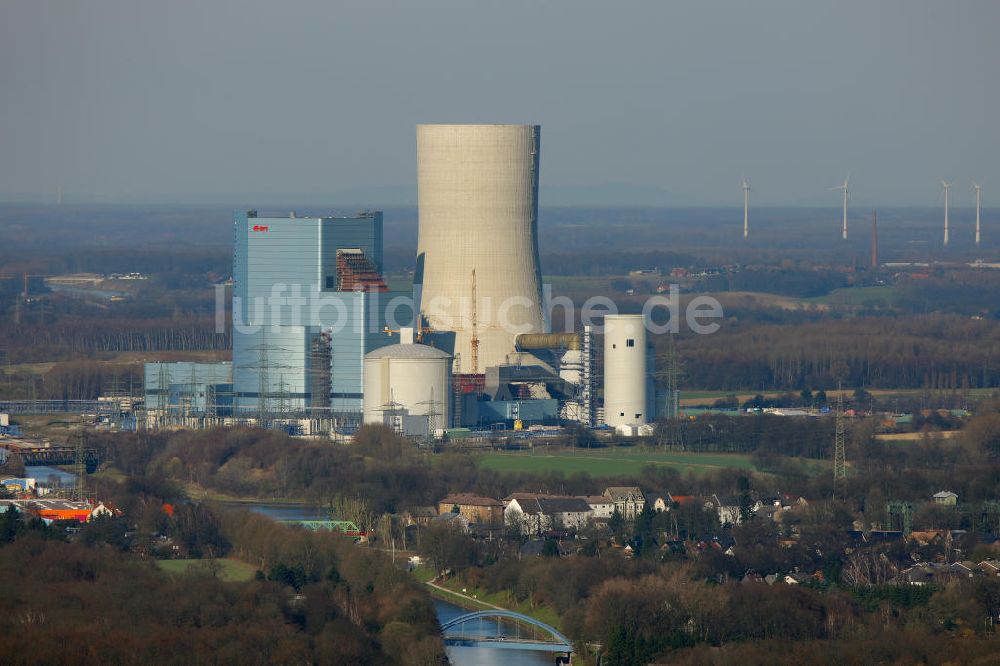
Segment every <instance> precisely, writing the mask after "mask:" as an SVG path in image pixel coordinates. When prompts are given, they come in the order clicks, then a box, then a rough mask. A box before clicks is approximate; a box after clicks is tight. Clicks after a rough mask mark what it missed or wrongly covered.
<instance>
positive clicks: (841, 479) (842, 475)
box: [833, 391, 847, 501]
mask: <svg viewBox="0 0 1000 666" xmlns="http://www.w3.org/2000/svg"><path fill="white" fill-rule="evenodd" d="M836 419H837V434H836V436H835V438H834V444H833V499H834V501H837V500H838V499H840V500H842V501H843V500H846V499H847V447H846V440H847V429H846V427H845V423H844V393H843V391H838V392H837V415H836Z"/></svg>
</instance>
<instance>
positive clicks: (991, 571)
mask: <svg viewBox="0 0 1000 666" xmlns="http://www.w3.org/2000/svg"><path fill="white" fill-rule="evenodd" d="M976 568H977V569H979V570H980V571H981V572H983V574H984V575H986V576H1000V560H983V561H982V562H980V563H979V565H978V566H977V567H976Z"/></svg>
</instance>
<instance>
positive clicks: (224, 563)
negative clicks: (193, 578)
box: [156, 558, 257, 583]
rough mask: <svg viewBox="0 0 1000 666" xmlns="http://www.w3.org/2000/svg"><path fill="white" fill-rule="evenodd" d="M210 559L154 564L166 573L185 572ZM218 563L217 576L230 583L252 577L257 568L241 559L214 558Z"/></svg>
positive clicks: (159, 561) (206, 563) (162, 561)
mask: <svg viewBox="0 0 1000 666" xmlns="http://www.w3.org/2000/svg"><path fill="white" fill-rule="evenodd" d="M209 562H210V560H157V561H156V566H158V567H160V568H161V569H163V570H164V571H166V572H168V573H175V574H185V573H187V572H188V570H189V569H190V568H191V567H195V568H197V567H207V566H208V565H209ZM215 563H216V564H217V565H219V577H220V578H221V579H222V580H224V581H227V582H230V583H241V582H243V581H247V580H250V579H252V578H253V577H254V574H255V573H256V572H257V569H256V568H255V567H254V566H253V565H251V564H247V563H246V562H244V561H242V560H234V559H232V558H225V559H221V560H215Z"/></svg>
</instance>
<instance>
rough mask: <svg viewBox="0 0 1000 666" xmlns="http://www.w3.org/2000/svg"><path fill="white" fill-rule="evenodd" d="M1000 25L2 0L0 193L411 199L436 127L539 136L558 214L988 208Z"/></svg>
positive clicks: (678, 12)
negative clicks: (759, 207)
mask: <svg viewBox="0 0 1000 666" xmlns="http://www.w3.org/2000/svg"><path fill="white" fill-rule="evenodd" d="M998 27H1000V3H997V2H992V1H986V0H984V1H983V2H922V1H921V2H918V1H915V0H906V1H898V2H871V1H870V0H865V1H860V2H854V1H850V2H848V1H844V0H836V1H832V0H831V1H829V2H822V3H817V2H802V1H801V0H794V1H789V2H761V1H756V2H704V1H694V0H693V1H691V2H666V1H665V0H658V1H656V2H644V3H629V2H610V1H604V2H586V1H581V0H573V1H572V2H562V1H560V2H555V1H551V0H547V1H538V0H535V1H531V2H520V1H517V0H503V1H497V2H489V3H487V2H473V1H470V0H459V1H455V2H433V1H426V0H421V1H417V0H408V1H405V2H378V1H375V0H358V1H357V2H337V1H336V0H310V1H301V2H296V1H294V0H283V1H281V2H277V1H274V0H257V1H251V0H234V1H223V0H169V1H163V0H156V1H145V0H0V193H3V194H4V195H5V198H7V199H10V198H12V196H11V195H14V196H15V197H17V196H23V195H24V194H26V193H53V196H54V192H55V190H56V188H57V186H58V185H59V184H61V185H62V188H63V190H64V192H66V193H67V198H71V197H73V196H78V195H85V196H87V197H98V198H100V199H102V200H106V201H116V200H129V201H136V200H148V201H167V200H171V201H176V200H178V199H184V198H186V197H189V198H200V199H205V198H212V197H215V196H221V198H222V199H225V198H226V194H227V193H246V194H251V195H260V196H261V197H265V196H266V195H273V194H275V193H304V194H310V195H315V196H320V197H325V196H327V195H330V198H331V199H333V198H336V197H337V196H338V193H343V192H345V191H349V193H348V194H347V195H343V194H341V195H339V196H341V197H343V196H352V195H355V196H363V197H369V196H370V197H372V198H379V197H384V198H396V199H399V198H401V197H404V196H406V194H405V193H406V192H407V191H409V190H410V189H411V188H413V186H414V185H413V183H414V182H415V180H416V175H415V171H416V164H415V161H416V160H415V129H414V126H415V125H416V124H417V123H421V122H533V123H540V124H541V125H542V171H541V176H542V199H543V203H544V202H546V201H547V202H550V203H555V202H563V201H565V200H577V199H578V200H580V201H587V202H590V200H591V199H593V198H594V197H595V196H596V197H598V198H604V199H607V202H608V203H622V202H623V201H622V199H626V198H629V197H635V199H636V201H637V202H638V203H678V204H733V205H736V204H739V203H741V194H740V190H739V180H740V176H741V175H744V174H745V175H746V176H747V177H748V178H749V179H750V183H751V186H752V187H753V188H754V192H753V195H752V196H753V197H754V200H755V202H761V203H772V204H788V205H798V204H807V205H824V204H829V205H836V204H837V201H838V199H837V196H838V195H837V193H835V192H830V191H829V188H830V187H832V186H834V185H836V184H837V183H838V182H839V181H841V180H842V179H843V177H844V176H845V175H846V174H848V173H850V175H851V183H852V189H853V194H854V198H855V200H856V201H857V202H858V203H859V204H864V203H883V204H884V203H912V204H925V205H934V204H936V203H937V202H938V201H939V200H940V197H941V194H940V183H939V181H940V179H941V178H948V179H951V180H953V181H954V182H955V185H956V186H955V188H954V189H953V190H952V192H953V199H954V200H955V201H956V202H957V203H959V204H965V203H968V202H971V201H972V198H971V196H972V195H971V193H970V192H968V189H969V187H970V181H971V180H972V179H974V178H975V179H978V180H980V182H982V184H983V185H984V202H988V201H990V199H991V198H993V199H994V200H997V199H1000V131H998V118H1000V86H998V85H997V71H998V69H1000V39H998V38H997V29H998ZM400 193H402V194H400ZM595 193H596V194H595ZM994 193H996V194H994ZM966 200H968V202H967V201H966ZM372 203H373V204H376V205H381V204H386V203H392V202H391V201H372Z"/></svg>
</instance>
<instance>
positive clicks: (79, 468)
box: [72, 430, 87, 502]
mask: <svg viewBox="0 0 1000 666" xmlns="http://www.w3.org/2000/svg"><path fill="white" fill-rule="evenodd" d="M74 449H75V450H74V452H73V453H74V455H73V473H74V474H76V482H75V484H74V485H73V495H72V499H73V500H75V501H77V502H83V501H85V500H86V499H87V496H86V487H87V448H86V433H84V431H82V430H81V431H80V432H78V433H77V434H76V445H75V446H74Z"/></svg>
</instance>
